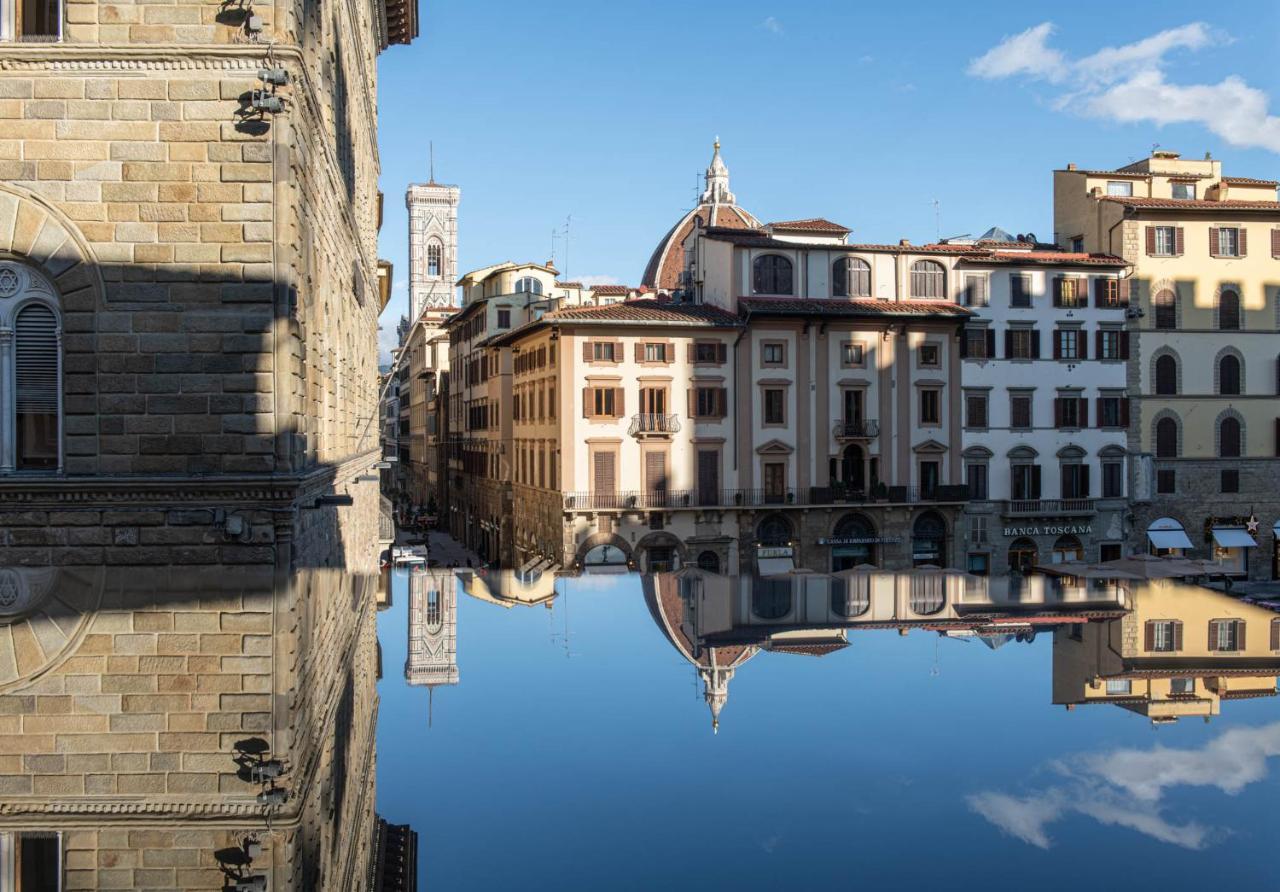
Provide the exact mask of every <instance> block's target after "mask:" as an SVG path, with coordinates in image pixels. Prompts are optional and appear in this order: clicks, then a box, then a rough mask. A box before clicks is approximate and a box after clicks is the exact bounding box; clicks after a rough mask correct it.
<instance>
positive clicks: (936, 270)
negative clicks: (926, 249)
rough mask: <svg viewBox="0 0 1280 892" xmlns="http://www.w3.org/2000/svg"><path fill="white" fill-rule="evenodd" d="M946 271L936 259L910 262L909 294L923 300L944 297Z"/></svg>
mask: <svg viewBox="0 0 1280 892" xmlns="http://www.w3.org/2000/svg"><path fill="white" fill-rule="evenodd" d="M946 286H947V273H946V270H945V269H944V267H943V266H942V264H941V263H938V262H937V261H936V260H917V261H916V262H915V263H913V264H911V296H912V297H914V298H923V299H925V300H942V299H944V298H945V297H946Z"/></svg>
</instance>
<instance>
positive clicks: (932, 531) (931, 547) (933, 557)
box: [911, 511, 947, 567]
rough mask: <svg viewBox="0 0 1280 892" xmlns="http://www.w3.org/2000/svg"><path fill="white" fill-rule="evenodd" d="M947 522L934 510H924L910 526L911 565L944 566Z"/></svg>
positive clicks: (945, 561) (945, 560) (945, 562)
mask: <svg viewBox="0 0 1280 892" xmlns="http://www.w3.org/2000/svg"><path fill="white" fill-rule="evenodd" d="M946 554H947V522H946V521H945V520H943V519H942V515H940V514H938V512H936V511H926V512H924V513H923V514H921V515H920V516H919V517H917V518H916V522H915V523H914V524H912V526H911V565H912V566H913V567H923V566H926V565H929V566H933V567H945V566H946V564H947V558H946Z"/></svg>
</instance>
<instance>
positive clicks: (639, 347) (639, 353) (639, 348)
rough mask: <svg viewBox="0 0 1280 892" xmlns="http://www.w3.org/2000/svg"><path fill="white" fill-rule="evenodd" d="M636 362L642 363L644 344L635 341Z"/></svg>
mask: <svg viewBox="0 0 1280 892" xmlns="http://www.w3.org/2000/svg"><path fill="white" fill-rule="evenodd" d="M636 362H644V343H643V342H642V341H636Z"/></svg>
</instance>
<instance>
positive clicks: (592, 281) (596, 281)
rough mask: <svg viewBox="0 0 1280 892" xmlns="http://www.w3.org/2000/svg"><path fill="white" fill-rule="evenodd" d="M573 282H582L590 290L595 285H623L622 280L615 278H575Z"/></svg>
mask: <svg viewBox="0 0 1280 892" xmlns="http://www.w3.org/2000/svg"><path fill="white" fill-rule="evenodd" d="M573 281H575V282H581V283H582V284H583V285H585V286H586V287H588V288H590V287H592V286H595V285H621V284H622V280H621V279H618V278H617V277H615V276H574V277H573Z"/></svg>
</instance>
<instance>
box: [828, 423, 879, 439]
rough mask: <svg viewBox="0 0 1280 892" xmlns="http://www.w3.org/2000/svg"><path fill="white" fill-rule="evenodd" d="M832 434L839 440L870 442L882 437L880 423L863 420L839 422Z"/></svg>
mask: <svg viewBox="0 0 1280 892" xmlns="http://www.w3.org/2000/svg"><path fill="white" fill-rule="evenodd" d="M832 433H833V434H834V435H835V438H836V439H837V440H870V439H872V438H874V437H878V436H880V422H878V421H874V420H873V421H867V420H865V419H862V418H858V419H854V420H852V421H837V422H836V425H835V427H834V428H833V429H832Z"/></svg>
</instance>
